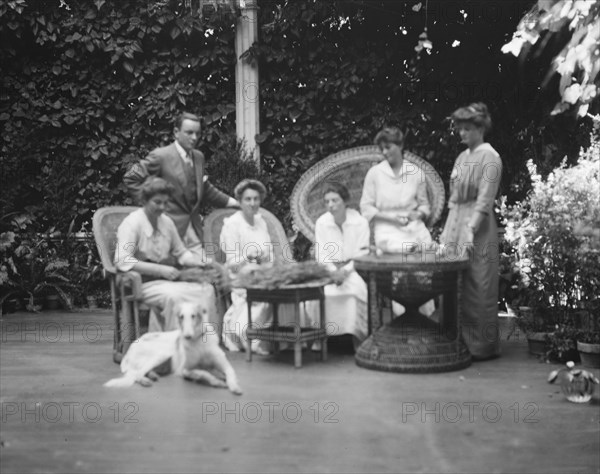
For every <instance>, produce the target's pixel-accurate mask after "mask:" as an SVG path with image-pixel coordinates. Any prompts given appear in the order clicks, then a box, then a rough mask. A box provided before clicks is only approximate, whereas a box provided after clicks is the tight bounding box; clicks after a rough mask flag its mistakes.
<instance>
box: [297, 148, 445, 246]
mask: <svg viewBox="0 0 600 474" xmlns="http://www.w3.org/2000/svg"><path fill="white" fill-rule="evenodd" d="M382 159H383V155H382V154H381V152H380V151H379V148H378V147H377V146H375V145H371V146H361V147H357V148H350V149H348V150H343V151H340V152H338V153H335V154H333V155H329V156H328V157H327V158H325V159H324V160H322V161H320V162H318V163H317V164H315V165H314V166H312V167H311V168H310V169H309V170H308V171H306V173H304V174H303V175H302V176H301V178H300V180H299V181H298V182H297V183H296V185H295V186H294V190H293V191H292V196H291V210H292V217H293V219H294V223H295V224H296V226H297V227H298V229H299V230H300V232H302V233H303V234H304V235H305V236H306V237H307V238H308V239H310V240H311V241H312V242H314V241H315V222H316V220H317V218H318V217H319V216H320V215H321V214H323V213H324V212H325V211H326V209H325V203H324V202H323V188H324V187H325V184H326V183H327V182H328V181H338V182H340V183H343V184H344V185H345V186H346V187H347V188H348V191H349V192H350V202H349V203H348V205H349V206H350V207H353V208H355V209H358V208H359V203H360V197H361V195H362V189H363V183H364V181H365V176H366V174H367V171H368V170H369V169H370V168H371V167H372V166H373V165H376V164H377V163H379V162H380V161H381V160H382ZM404 160H405V161H407V162H409V163H412V164H414V165H416V166H417V167H418V169H419V170H420V172H421V176H422V178H423V179H424V180H425V183H426V185H427V195H428V197H429V203H430V205H431V214H430V216H429V218H428V219H427V221H426V222H425V224H426V225H427V226H428V227H431V226H433V224H435V223H436V222H437V221H438V220H439V218H440V216H441V215H442V211H443V210H444V202H445V199H446V196H445V190H444V183H443V182H442V179H441V178H440V176H439V175H438V173H437V171H435V169H434V168H433V166H431V165H430V164H429V163H428V162H427V161H425V160H423V159H422V158H420V157H418V156H417V155H415V154H414V153H411V152H410V151H407V150H404Z"/></svg>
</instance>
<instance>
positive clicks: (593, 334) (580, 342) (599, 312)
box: [577, 307, 600, 368]
mask: <svg viewBox="0 0 600 474" xmlns="http://www.w3.org/2000/svg"><path fill="white" fill-rule="evenodd" d="M582 326H583V327H584V329H583V330H582V331H580V333H579V334H578V337H577V350H578V352H579V357H580V358H581V363H582V364H583V365H585V366H586V367H591V368H600V308H598V307H596V308H593V310H592V311H591V312H586V313H585V317H584V321H583V324H582Z"/></svg>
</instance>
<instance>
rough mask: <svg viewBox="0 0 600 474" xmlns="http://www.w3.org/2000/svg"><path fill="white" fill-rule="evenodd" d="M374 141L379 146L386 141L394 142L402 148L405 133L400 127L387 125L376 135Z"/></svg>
mask: <svg viewBox="0 0 600 474" xmlns="http://www.w3.org/2000/svg"><path fill="white" fill-rule="evenodd" d="M373 143H374V144H375V145H377V146H378V147H379V148H381V146H382V145H383V144H385V143H394V144H396V145H398V146H399V147H401V148H402V147H403V146H404V133H403V132H402V130H400V129H399V128H398V127H385V128H384V129H382V130H381V131H380V132H379V133H377V135H375V139H374V140H373Z"/></svg>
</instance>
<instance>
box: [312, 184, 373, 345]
mask: <svg viewBox="0 0 600 474" xmlns="http://www.w3.org/2000/svg"><path fill="white" fill-rule="evenodd" d="M323 199H324V200H325V206H326V207H327V212H326V213H325V214H323V215H322V216H320V217H319V218H318V219H317V221H316V223H315V259H316V260H317V261H318V262H320V263H323V264H325V265H327V266H328V267H329V268H331V269H332V270H334V269H340V270H341V274H340V277H339V279H338V280H337V281H336V282H335V284H332V285H327V286H326V287H325V315H326V318H327V328H328V329H327V330H328V333H329V334H330V335H331V336H339V335H343V334H352V336H353V340H354V346H355V348H356V347H357V345H358V344H359V343H360V342H362V341H363V340H364V339H365V338H366V337H367V285H366V284H365V282H364V281H363V279H362V278H361V277H360V275H359V274H358V273H356V271H355V270H354V262H353V261H352V259H353V258H355V257H358V256H360V255H365V254H367V253H368V252H369V222H368V221H367V220H366V219H365V218H364V217H363V216H361V215H360V214H359V213H358V211H355V210H354V209H350V208H348V207H346V204H347V202H348V201H349V199H350V194H349V192H348V189H347V188H346V187H345V186H344V185H343V184H340V183H334V182H332V183H327V184H326V186H325V189H324V192H323Z"/></svg>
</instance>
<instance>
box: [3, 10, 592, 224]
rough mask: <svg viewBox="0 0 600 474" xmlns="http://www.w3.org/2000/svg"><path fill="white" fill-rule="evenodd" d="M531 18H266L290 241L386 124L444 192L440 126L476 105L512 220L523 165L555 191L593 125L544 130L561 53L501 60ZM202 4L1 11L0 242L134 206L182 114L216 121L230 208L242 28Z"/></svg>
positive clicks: (265, 55)
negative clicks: (305, 194) (155, 153)
mask: <svg viewBox="0 0 600 474" xmlns="http://www.w3.org/2000/svg"><path fill="white" fill-rule="evenodd" d="M532 2H533V0H530V1H529V0H528V1H520V0H517V1H499V2H492V1H488V0H485V1H484V0H481V1H465V2H442V1H434V0H430V1H429V2H427V8H425V4H426V2H424V1H418V0H410V1H408V0H407V1H403V2H396V1H383V0H381V1H361V0H357V1H327V2H325V1H315V0H295V1H286V0H259V7H260V10H259V22H260V25H259V26H260V31H259V41H258V43H257V44H256V45H255V46H254V47H253V48H251V50H249V51H248V52H247V53H246V54H245V56H244V58H245V60H254V61H258V63H259V67H260V84H259V90H260V100H261V134H260V135H259V137H258V141H259V142H260V143H261V156H262V170H263V172H262V176H261V178H262V179H263V180H264V181H265V182H266V183H267V185H268V187H269V190H270V197H269V199H268V201H267V202H266V204H265V205H266V207H268V208H270V209H272V210H273V211H274V212H275V213H276V214H277V215H278V216H279V217H280V218H281V219H282V221H283V222H284V225H285V226H286V227H288V228H289V227H290V224H291V220H290V216H289V203H288V199H287V198H288V196H289V194H290V192H291V189H292V187H293V185H294V184H295V182H296V181H297V179H298V178H299V177H300V175H301V174H302V173H303V172H304V171H305V170H306V169H308V167H310V166H311V165H312V164H314V163H315V162H317V161H318V160H320V159H322V158H324V157H325V156H327V155H328V154H329V153H332V152H335V151H337V150H340V149H343V148H348V147H352V146H356V145H363V144H368V143H371V141H372V138H373V136H374V135H375V133H376V132H377V131H378V129H379V128H381V126H383V125H384V124H394V125H400V126H401V127H403V128H404V129H406V130H407V132H408V133H409V136H408V144H409V147H410V148H411V149H413V150H414V151H416V152H418V153H419V154H420V155H422V156H423V157H425V158H426V159H428V160H429V161H431V163H432V164H433V165H434V166H435V167H436V168H437V169H438V170H439V172H440V174H441V175H442V176H443V177H444V179H448V176H449V174H450V173H449V170H450V166H451V164H452V161H453V159H454V158H455V156H456V155H457V154H458V151H459V145H458V141H457V140H456V139H455V138H454V137H453V136H452V134H451V131H450V130H449V127H448V122H447V121H445V118H446V117H447V116H448V115H449V114H450V113H451V112H452V110H454V109H455V108H456V107H458V106H461V105H464V104H465V103H468V102H471V101H479V100H482V101H484V102H486V103H487V104H488V105H489V106H490V109H491V111H492V114H493V118H494V124H495V127H494V131H493V133H492V135H491V136H490V137H489V138H490V141H491V142H492V144H493V145H494V146H495V147H496V148H497V149H498V151H499V152H500V153H501V155H502V156H503V158H504V162H505V169H506V172H505V176H504V182H503V188H502V192H503V193H505V194H508V196H509V202H510V201H513V200H514V199H516V198H520V197H522V196H523V194H524V191H525V189H526V186H527V180H526V169H525V166H524V163H525V161H526V159H527V158H532V159H533V160H534V162H536V163H537V164H538V166H539V167H540V168H539V169H540V171H541V172H542V173H547V172H548V171H550V169H552V168H553V167H554V166H555V165H556V164H557V163H558V162H559V161H560V159H562V157H563V156H564V155H565V154H568V155H569V156H572V157H575V156H576V155H577V151H578V149H579V146H580V145H581V144H584V143H585V141H586V140H587V136H588V133H587V130H588V128H589V127H588V125H587V124H586V122H585V121H580V122H576V121H575V120H573V119H572V118H570V117H550V116H549V115H548V111H549V108H550V107H552V106H553V104H554V102H555V99H556V97H554V96H553V95H552V92H551V90H553V89H551V88H548V91H546V90H545V89H540V88H539V84H540V83H541V82H542V80H543V77H544V75H545V71H546V69H545V68H546V67H547V64H548V62H547V60H548V58H549V57H551V55H552V53H553V51H554V50H557V48H560V46H561V45H560V44H559V43H560V41H559V40H557V44H556V45H552V44H550V47H548V48H547V49H546V53H545V54H546V55H547V56H548V57H545V56H544V55H542V56H540V57H539V58H538V59H537V60H536V61H532V62H530V64H528V65H527V66H520V65H519V63H518V62H517V61H516V60H515V59H514V58H512V57H510V56H507V55H503V54H502V53H501V52H500V48H501V46H502V44H504V43H505V42H507V41H508V40H509V39H510V37H511V35H512V32H513V31H514V29H515V26H516V25H517V23H518V21H519V19H520V18H521V16H522V14H523V12H524V11H525V10H526V9H527V8H528V7H529V6H530V5H531V4H532ZM201 3H205V2H200V1H199V0H121V1H117V0H113V1H108V0H107V1H104V0H77V1H75V0H12V1H9V0H0V16H1V22H0V35H1V36H0V43H1V44H0V61H1V67H2V79H1V81H2V82H1V93H0V124H1V126H2V136H1V142H0V143H1V145H0V146H1V148H0V152H1V156H0V159H1V163H0V166H1V167H2V177H1V183H0V184H1V187H2V191H1V206H2V211H1V213H0V217H2V224H3V225H6V224H7V223H8V221H9V219H8V218H7V217H6V216H14V215H15V213H22V212H28V213H30V214H31V215H32V218H33V219H32V226H34V227H35V230H37V231H42V232H46V231H48V230H53V229H56V230H59V231H62V232H64V231H66V230H67V229H68V228H69V225H70V224H73V225H74V227H73V228H75V229H79V228H80V227H81V225H83V224H84V223H86V222H88V223H89V221H90V220H91V216H92V214H93V211H94V210H95V209H96V208H97V207H100V206H103V205H106V204H119V203H125V202H126V201H127V199H128V198H127V195H126V192H125V189H124V187H123V184H122V176H123V173H124V171H125V170H126V169H127V168H128V167H129V166H130V164H131V163H132V162H134V161H135V160H138V159H139V158H141V157H143V156H144V155H145V154H146V153H147V152H148V151H149V150H150V149H152V148H154V147H156V146H159V145H161V144H163V143H166V142H167V141H169V140H171V139H172V122H171V121H172V118H173V116H174V115H175V114H176V113H177V112H179V111H181V110H188V111H193V112H196V113H199V114H200V115H202V116H203V117H204V119H205V126H204V127H203V142H202V143H201V146H200V148H201V149H202V150H203V151H204V152H205V154H206V155H207V158H208V159H209V170H210V171H209V172H210V174H211V180H212V181H213V182H215V183H216V184H217V185H219V186H221V187H222V188H223V189H224V190H226V191H231V188H232V186H233V185H234V184H235V180H237V179H238V178H239V173H240V171H239V170H238V171H237V172H236V173H233V172H232V171H231V170H233V169H234V168H235V169H237V168H239V161H238V160H237V157H236V155H238V154H239V147H237V146H236V142H235V136H234V131H235V123H234V121H235V100H236V99H235V87H236V80H235V74H234V69H235V62H236V55H235V50H234V36H235V22H236V18H237V15H238V14H239V12H237V11H232V10H231V9H230V8H219V9H218V10H216V11H215V10H214V8H212V6H210V4H207V5H208V6H205V8H204V9H200V5H201ZM425 27H427V35H428V39H429V40H430V41H431V43H432V45H431V46H432V47H431V48H428V46H429V45H428V44H426V43H424V42H423V41H421V42H419V35H420V34H422V33H423V31H424V29H425ZM419 45H420V46H421V50H420V52H417V51H416V50H415V47H416V46H419ZM424 46H426V47H424ZM417 49H418V48H417ZM544 61H546V63H544ZM541 64H546V66H544V67H541V66H540V65H541ZM236 150H237V151H236ZM244 170H246V171H247V172H248V173H252V172H253V171H252V170H251V168H250V167H245V168H244Z"/></svg>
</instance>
